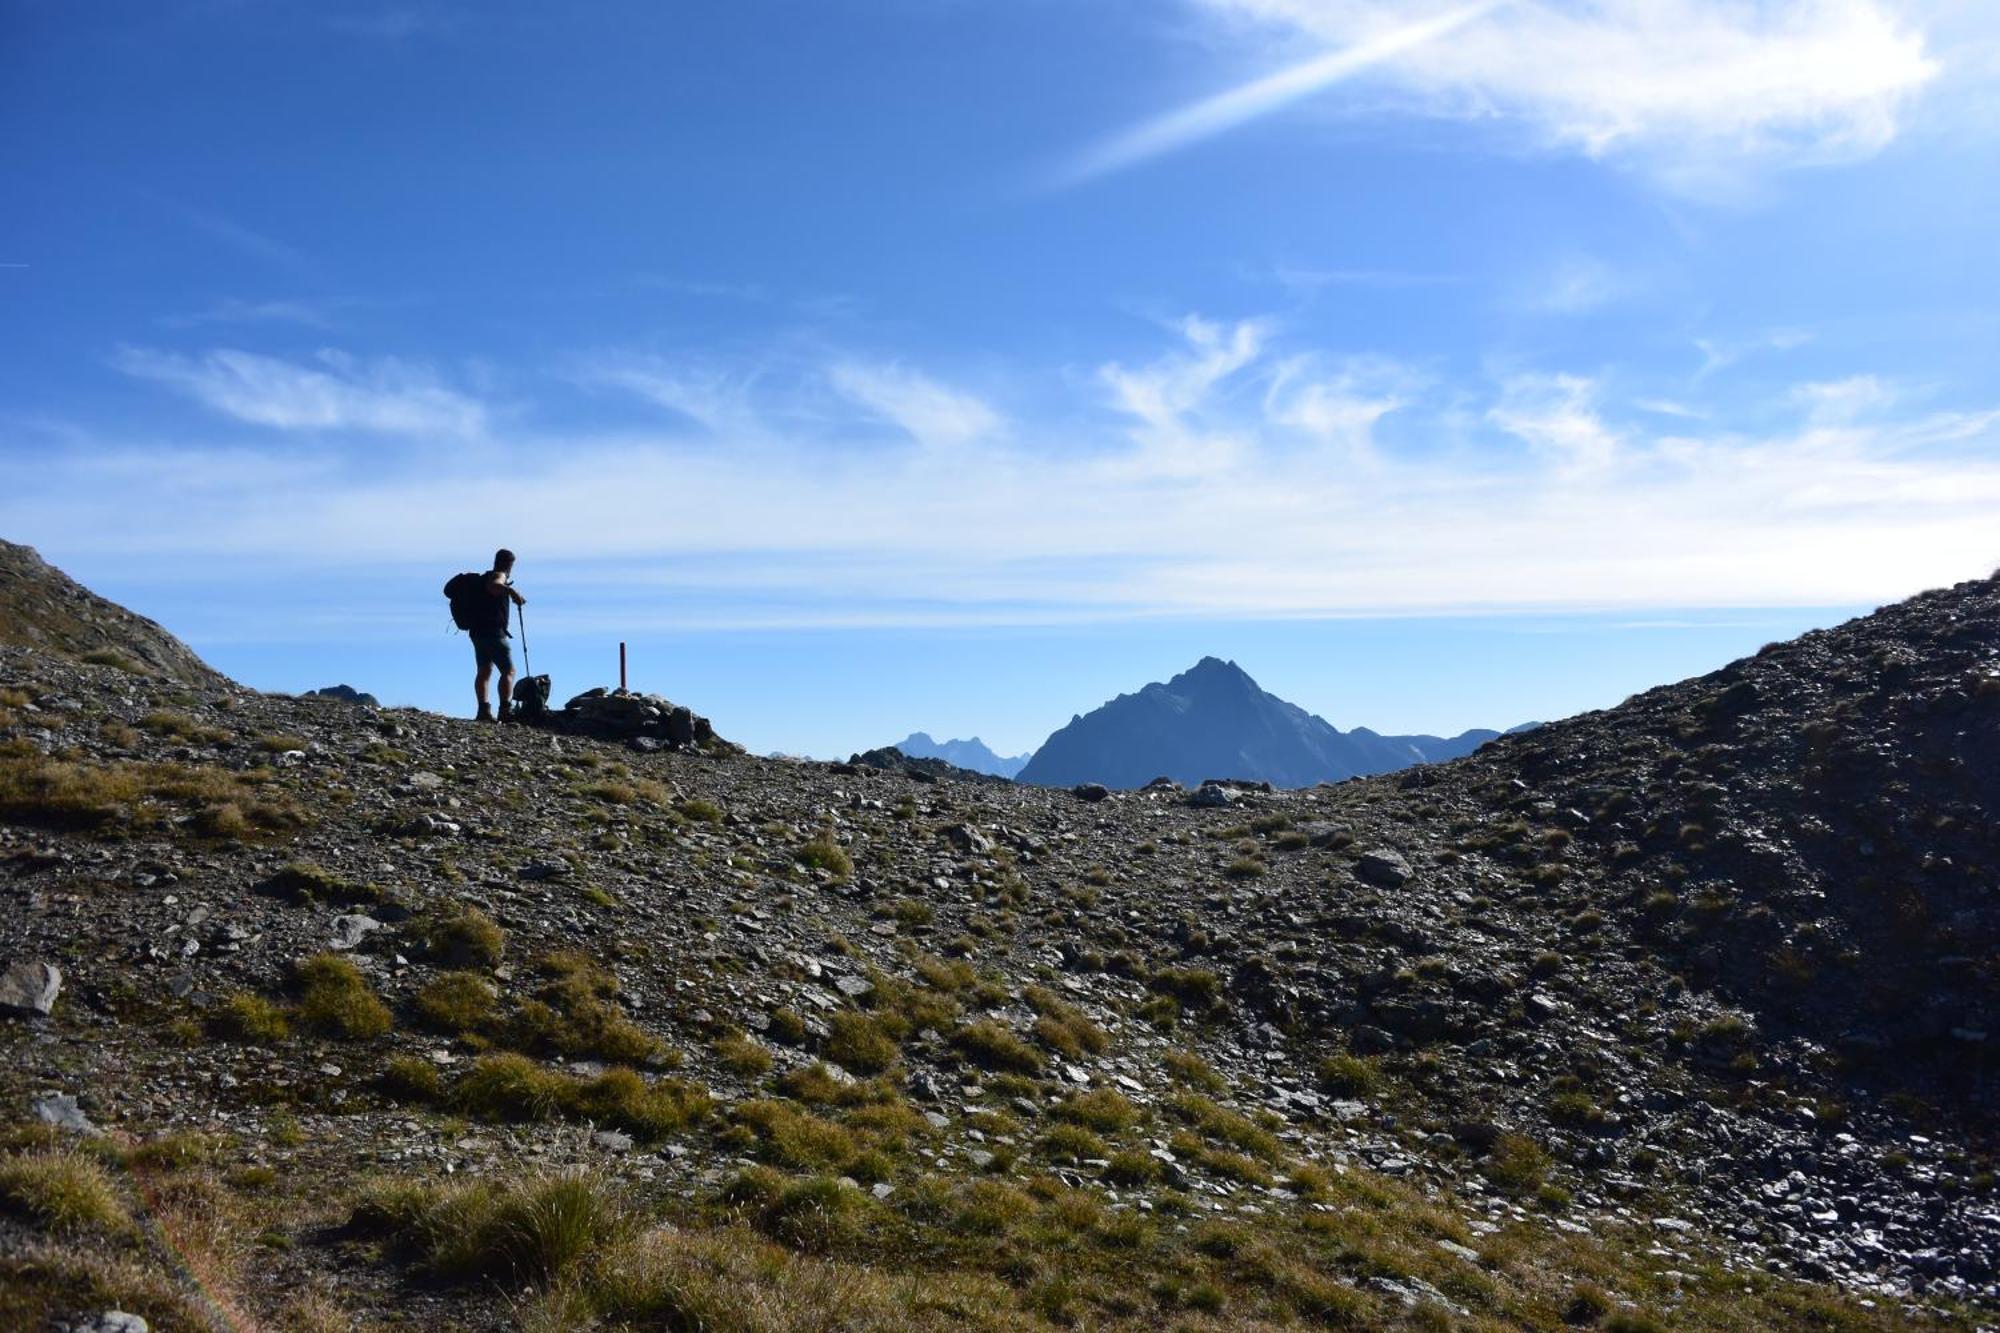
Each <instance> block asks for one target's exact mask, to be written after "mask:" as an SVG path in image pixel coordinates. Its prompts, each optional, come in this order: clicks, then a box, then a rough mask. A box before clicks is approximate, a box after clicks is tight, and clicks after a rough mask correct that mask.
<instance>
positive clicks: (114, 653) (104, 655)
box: [76, 648, 146, 676]
mask: <svg viewBox="0 0 2000 1333" xmlns="http://www.w3.org/2000/svg"><path fill="white" fill-rule="evenodd" d="M76 660H77V661H79V662H84V663H88V664H89V665H91V666H105V667H116V668H117V669H118V670H120V671H124V672H128V673H130V674H131V675H134V676H143V675H145V674H146V669H145V668H144V667H142V666H140V665H139V664H138V663H137V662H136V661H134V660H133V659H132V657H131V655H130V654H128V653H123V652H120V651H119V650H118V649H116V648H92V649H91V650H90V651H89V652H87V653H83V654H81V655H80V656H78V658H77V659H76Z"/></svg>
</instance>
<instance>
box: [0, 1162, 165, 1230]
mask: <svg viewBox="0 0 2000 1333" xmlns="http://www.w3.org/2000/svg"><path fill="white" fill-rule="evenodd" d="M0 1209H4V1210H5V1211H7V1212H9V1213H12V1214H14V1215H15V1216H17V1217H25V1218H27V1219H28V1220H29V1221H31V1222H33V1223H34V1224H35V1225H36V1226H39V1227H42V1228H45V1229H46V1230H49V1231H59V1232H66V1233H75V1232H84V1231H92V1232H99V1233H104V1234H118V1233H123V1232H125V1231H128V1230H130V1229H131V1226H132V1217H131V1214H130V1213H128V1212H127V1211H126V1210H125V1203H124V1201H123V1200H122V1199H120V1198H119V1197H118V1189H117V1187H116V1186H115V1185H113V1184H112V1183H111V1177H110V1175H109V1174H108V1173H107V1172H106V1171H105V1169H104V1166H103V1164H102V1163H100V1162H98V1161H97V1160H95V1159H94V1158H90V1157H86V1156H83V1155H82V1154H81V1153H77V1152H71V1151H64V1150H61V1149H56V1150H49V1151H42V1152H30V1153H22V1154H19V1155H17V1156H13V1157H7V1158H0Z"/></svg>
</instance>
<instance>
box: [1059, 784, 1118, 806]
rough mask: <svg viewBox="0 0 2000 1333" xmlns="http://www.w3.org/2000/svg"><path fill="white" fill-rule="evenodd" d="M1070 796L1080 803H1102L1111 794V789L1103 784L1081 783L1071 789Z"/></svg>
mask: <svg viewBox="0 0 2000 1333" xmlns="http://www.w3.org/2000/svg"><path fill="white" fill-rule="evenodd" d="M1069 794H1070V795H1072V796H1074V797H1076V799H1077V800H1079V801H1092V802H1095V801H1101V800H1103V799H1104V798H1105V797H1107V796H1109V795H1110V794H1111V788H1109V787H1107V786H1105V785H1104V784H1103V783H1101V782H1079V783H1077V784H1076V786H1074V787H1071V788H1070V789H1069Z"/></svg>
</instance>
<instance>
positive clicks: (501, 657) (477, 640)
mask: <svg viewBox="0 0 2000 1333" xmlns="http://www.w3.org/2000/svg"><path fill="white" fill-rule="evenodd" d="M472 655H473V656H474V657H476V658H478V659H479V669H480V670H481V671H484V670H486V669H487V668H489V667H497V668H499V671H500V674H501V675H503V676H511V675H513V674H514V645H512V644H511V643H508V642H507V636H506V635H504V634H475V635H473V636H472Z"/></svg>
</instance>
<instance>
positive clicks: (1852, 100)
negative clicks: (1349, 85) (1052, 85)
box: [1086, 0, 1945, 190]
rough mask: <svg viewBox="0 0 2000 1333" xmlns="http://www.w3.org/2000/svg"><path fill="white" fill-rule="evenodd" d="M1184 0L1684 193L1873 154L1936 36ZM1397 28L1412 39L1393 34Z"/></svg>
mask: <svg viewBox="0 0 2000 1333" xmlns="http://www.w3.org/2000/svg"><path fill="white" fill-rule="evenodd" d="M1191 3H1193V4H1194V5H1195V6H1196V7H1197V8H1198V9H1199V10H1200V11H1201V12H1203V13H1205V14H1207V15H1210V16H1213V17H1216V18H1219V19H1221V20H1223V21H1224V22H1225V23H1227V24H1228V25H1229V26H1230V28H1231V29H1232V30H1233V31H1236V32H1239V33H1240V32H1243V31H1246V30H1247V31H1250V32H1255V33H1262V34H1265V35H1266V36H1267V37H1269V38H1270V39H1272V40H1273V42H1274V48H1273V55H1274V57H1275V58H1283V57H1284V56H1285V55H1287V54H1291V53H1295V52H1297V51H1299V50H1301V49H1311V48H1313V47H1319V48H1321V49H1322V50H1330V54H1327V55H1324V56H1320V57H1318V58H1317V60H1319V61H1323V62H1327V63H1326V65H1325V66H1324V67H1325V68H1341V67H1340V66H1339V64H1338V61H1339V59H1340V57H1341V56H1342V55H1343V54H1347V53H1354V54H1356V55H1358V54H1360V53H1375V58H1372V59H1366V60H1360V61H1358V62H1357V63H1356V64H1355V65H1354V66H1353V68H1352V69H1351V70H1348V71H1346V74H1347V75H1359V74H1363V73H1365V74H1366V76H1367V77H1368V79H1369V82H1370V87H1371V90H1372V91H1373V92H1374V93H1375V94H1377V95H1376V97H1375V98H1374V99H1373V100H1371V103H1370V106H1371V109H1377V110H1379V109H1381V108H1382V107H1383V106H1384V105H1387V106H1388V107H1391V108H1397V109H1400V110H1402V111H1404V112H1406V113H1409V114H1414V115H1421V116H1431V117H1443V118H1452V119H1460V120H1478V121H1487V122H1499V123H1512V124H1515V125H1519V126H1523V127H1525V128H1526V129H1527V130H1528V131H1529V133H1530V134H1531V135H1532V136H1533V137H1534V138H1535V139H1537V140H1539V141H1541V142H1543V143H1546V144H1548V145H1552V146H1556V147H1560V148H1567V149H1572V150H1575V151H1580V152H1582V153H1585V154H1588V155H1590V156H1593V157H1611V156H1619V157H1623V158H1628V159H1633V160H1638V161H1642V162H1644V163H1646V164H1647V165H1648V166H1649V167H1651V168H1652V169H1654V170H1655V171H1656V172H1657V174H1658V175H1659V176H1660V177H1661V178H1662V179H1664V180H1667V181H1669V182H1670V183H1673V184H1676V185H1679V186H1681V187H1684V188H1687V189H1690V190H1701V189H1703V188H1705V187H1708V186H1711V185H1714V184H1715V183H1716V182H1717V181H1718V180H1721V179H1724V178H1726V177H1727V176H1728V174H1729V172H1730V170H1731V169H1732V164H1734V163H1739V162H1741V161H1743V160H1746V159H1757V160H1765V161H1778V162H1784V163H1802V162H1829V161H1839V160H1846V159H1852V158H1856V157H1864V156H1867V155H1869V154H1872V153H1875V152H1877V151H1879V150H1880V149H1882V148H1883V147H1884V146H1886V145H1887V144H1888V143H1890V142H1891V141H1893V140H1894V139H1895V138H1896V136H1897V134H1898V133H1899V132H1900V130H1901V128H1902V126H1903V124H1904V120H1905V118H1906V114H1907V111H1908V107H1909V105H1910V103H1911V102H1912V100H1913V99H1914V98H1915V97H1916V96H1917V95H1918V94H1919V93H1921V92H1922V91H1923V90H1924V89H1925V88H1926V87H1927V86H1929V85H1930V84H1932V83H1933V82H1934V81H1935V80H1936V79H1937V78H1938V77H1939V75H1940V73H1941V72H1942V70H1943V68H1944V65H1943V62H1942V61H1941V60H1940V59H1939V57H1938V56H1937V55H1936V54H1934V52H1933V50H1932V47H1931V35H1932V32H1933V31H1935V30H1938V29H1940V28H1942V27H1944V26H1945V25H1943V24H1942V23H1941V22H1939V23H1934V22H1932V21H1931V20H1932V19H1934V18H1935V17H1936V15H1935V14H1934V13H1933V12H1932V11H1934V10H1935V9H1936V6H1930V5H1921V4H1918V5H1906V4H1900V3H1893V2H1892V0H1727V2H1721V0H1508V2H1507V3H1503V4H1498V5H1490V6H1481V7H1478V8H1476V9H1474V10H1467V9H1466V8H1464V7H1461V6H1449V7H1448V6H1446V5H1444V4H1441V3H1433V4H1430V5H1427V6H1423V7H1416V8H1414V12H1413V7H1412V6H1411V5H1409V4H1406V3H1402V2H1401V0H1191ZM1412 33H1417V34H1421V39H1420V40H1414V41H1411V40H1403V38H1404V37H1406V36H1407V35H1408V34H1412ZM1313 65H1314V62H1313V61H1307V62H1306V63H1305V64H1302V65H1297V66H1294V67H1292V71H1296V70H1305V69H1309V68H1312V67H1313ZM1292 71H1287V72H1286V74H1285V75H1278V76H1273V79H1275V80H1283V79H1285V78H1286V77H1287V75H1289V74H1290V73H1291V72H1292ZM1336 81H1337V80H1329V81H1326V82H1322V83H1318V84H1313V85H1312V86H1310V87H1304V88H1301V89H1300V90H1299V92H1300V94H1301V95H1302V94H1303V93H1304V92H1315V91H1319V89H1321V88H1323V87H1328V86H1331V83H1332V82H1336ZM1271 82H1272V80H1263V81H1259V82H1258V83H1253V84H1251V85H1249V86H1248V87H1247V88H1245V89H1239V90H1238V91H1237V93H1234V94H1228V95H1225V97H1223V98H1217V99H1213V103H1202V104H1198V105H1197V106H1196V107H1193V108H1189V109H1187V110H1185V111H1182V112H1177V113H1174V114H1173V115H1171V116H1168V117H1165V118H1163V119H1162V120H1161V121H1159V122H1156V123H1155V125H1154V126H1152V127H1148V129H1147V130H1146V131H1145V132H1144V133H1143V134H1139V135H1137V136H1136V137H1128V139H1127V140H1118V141H1114V148H1115V151H1114V150H1113V149H1112V148H1106V149H1100V150H1097V151H1098V153H1099V156H1098V157H1096V158H1089V159H1086V160H1087V161H1092V162H1103V163H1107V164H1109V165H1119V164H1122V163H1123V162H1125V161H1127V160H1136V158H1137V157H1138V156H1143V153H1139V152H1137V151H1136V150H1138V149H1141V148H1144V149H1148V150H1154V149H1158V148H1161V147H1170V146H1174V145H1175V144H1178V143H1180V142H1184V141H1187V140H1188V139H1189V138H1191V137H1192V136H1191V135H1188V134H1186V133H1175V132H1173V131H1175V130H1176V128H1177V127H1181V128H1185V127H1189V126H1195V125H1199V126H1204V127H1216V126H1217V119H1216V118H1215V117H1214V116H1213V115H1212V114H1211V113H1207V112H1205V111H1204V108H1208V107H1210V106H1211V105H1212V104H1219V105H1222V106H1232V107H1233V106H1243V105H1253V106H1254V112H1253V113H1254V114H1261V113H1263V112H1266V111H1269V110H1273V109H1275V108H1276V107H1277V106H1280V105H1282V104H1283V103H1284V102H1285V101H1287V100H1291V99H1290V98H1265V99H1259V98H1257V97H1255V96H1253V95H1252V91H1251V90H1254V89H1257V88H1260V87H1262V86H1264V85H1265V84H1269V83H1271ZM1307 82H1310V81H1307ZM1286 86H1289V85H1286ZM1232 99H1241V100H1232Z"/></svg>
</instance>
